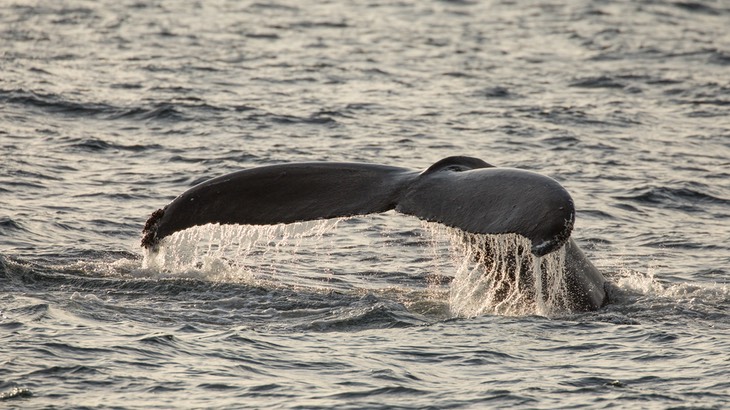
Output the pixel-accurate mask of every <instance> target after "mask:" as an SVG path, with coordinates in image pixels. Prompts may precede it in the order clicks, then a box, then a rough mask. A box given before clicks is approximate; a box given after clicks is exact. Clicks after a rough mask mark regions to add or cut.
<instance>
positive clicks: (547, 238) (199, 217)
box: [142, 156, 608, 311]
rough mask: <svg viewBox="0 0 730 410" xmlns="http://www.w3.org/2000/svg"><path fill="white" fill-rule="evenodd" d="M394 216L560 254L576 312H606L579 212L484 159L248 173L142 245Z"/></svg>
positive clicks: (206, 189) (283, 167)
mask: <svg viewBox="0 0 730 410" xmlns="http://www.w3.org/2000/svg"><path fill="white" fill-rule="evenodd" d="M389 210H395V211H397V212H399V213H403V214H407V215H413V216H416V217H418V218H420V219H423V220H426V221H430V222H437V223H440V224H443V225H446V226H449V227H453V228H458V229H460V230H462V231H464V232H468V233H472V234H518V235H520V236H522V237H525V238H527V239H528V240H529V242H530V244H531V248H530V251H531V252H532V253H533V254H534V255H536V256H538V257H541V256H544V255H547V254H550V253H552V252H556V251H558V250H559V249H562V248H564V249H565V275H566V286H567V291H568V295H569V298H570V305H571V308H572V309H573V310H582V311H585V310H595V309H598V308H600V307H601V306H603V305H604V304H605V303H607V301H608V298H607V295H606V289H605V287H606V280H605V278H604V277H603V275H602V274H601V273H600V272H599V271H598V270H597V269H596V267H595V266H594V265H593V264H592V263H591V262H590V261H589V260H588V259H587V258H586V257H585V255H584V254H583V252H582V251H581V249H580V248H579V247H578V245H577V244H576V243H575V241H574V240H573V239H572V238H571V232H572V230H573V224H574V221H575V207H574V204H573V199H572V198H571V196H570V194H569V193H568V192H567V191H566V190H565V188H563V187H562V186H561V185H560V184H559V183H558V182H557V181H555V180H554V179H552V178H550V177H547V176H545V175H541V174H539V173H535V172H532V171H527V170H522V169H515V168H502V167H495V166H493V165H490V164H488V163H486V162H484V161H482V160H481V159H478V158H472V157H465V156H454V157H448V158H444V159H442V160H440V161H438V162H436V163H435V164H433V165H431V166H430V167H428V168H427V169H426V170H424V171H413V170H410V169H407V168H401V167H395V166H387V165H374V164H361V163H328V162H311V163H287V164H278V165H269V166H261V167H256V168H249V169H244V170H241V171H237V172H233V173H230V174H226V175H222V176H219V177H217V178H213V179H211V180H208V181H206V182H203V183H201V184H199V185H196V186H194V187H192V188H190V189H188V190H187V191H185V192H183V193H182V194H181V195H179V196H178V197H177V198H175V199H174V200H173V201H172V202H170V203H169V204H168V205H167V206H165V207H164V208H162V209H158V210H157V211H155V212H153V213H152V215H151V216H150V218H149V219H148V221H147V223H146V224H145V226H144V229H143V231H142V246H143V247H145V248H148V249H150V248H151V249H154V248H155V247H156V246H157V245H158V244H159V242H160V241H161V240H162V239H163V238H165V237H167V236H169V235H171V234H173V233H175V232H178V231H181V230H184V229H187V228H190V227H193V226H199V225H205V224H209V223H218V224H247V225H273V224H279V223H292V222H300V221H307V220H314V219H327V218H337V217H348V216H355V215H365V214H372V213H380V212H385V211H389Z"/></svg>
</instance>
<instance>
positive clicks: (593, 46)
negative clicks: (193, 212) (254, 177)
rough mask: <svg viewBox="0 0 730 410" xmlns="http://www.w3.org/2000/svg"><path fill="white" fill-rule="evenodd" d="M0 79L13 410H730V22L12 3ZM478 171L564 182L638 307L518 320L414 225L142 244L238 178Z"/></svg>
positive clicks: (395, 220)
mask: <svg viewBox="0 0 730 410" xmlns="http://www.w3.org/2000/svg"><path fill="white" fill-rule="evenodd" d="M0 73H1V74H0V154H1V155H2V160H0V204H1V206H0V408H9V409H14V408H18V409H20V408H22V409H30V408H58V409H61V408H74V409H82V408H94V409H156V408H158V409H167V408H213V409H229V408H230V409H233V408H301V409H305V408H306V409H316V408H323V409H324V408H337V409H346V408H353V409H355V408H356V409H360V408H384V409H391V408H398V409H410V408H438V409H442V408H507V407H510V408H536V409H553V408H644V409H670V408H671V409H721V408H728V407H730V280H729V277H730V3H728V2H727V1H724V0H717V1H710V0H708V1H681V0H678V1H669V0H667V1H659V0H640V1H628V0H625V1H606V0H590V1H586V2H554V1H546V0H537V1H529V0H527V1H510V0H501V1H497V0H495V1H470V0H453V1H446V0H443V1H434V0H428V1H416V0H404V1H390V0H363V1H310V0H300V1H293V0H292V1H285V0H282V1H276V2H264V1H259V2H256V1H233V0H210V1H195V2H194V1H173V0H150V1H127V0H117V1H111V0H100V1H91V0H89V1H83V0H78V1H75V0H54V1H51V0H47V1H45V0H38V1H34V0H31V1H25V0H23V1H20V0H18V1H13V0H0ZM451 155H468V156H473V157H478V158H481V159H483V160H485V161H487V162H489V163H492V164H495V165H499V166H509V167H518V168H525V169H529V170H533V171H537V172H540V173H542V174H545V175H548V176H550V177H552V178H555V179H556V180H558V181H559V182H560V183H561V184H563V186H565V188H566V189H567V190H568V191H569V192H570V193H571V195H572V196H573V198H574V200H575V203H576V208H577V210H578V212H577V218H576V227H575V229H574V231H573V238H574V239H575V240H576V242H577V243H578V244H579V245H580V246H581V248H582V249H583V250H584V252H585V253H586V255H587V256H588V258H589V259H590V260H591V261H592V262H593V263H594V264H595V265H596V266H597V267H598V268H599V269H600V270H601V271H602V272H603V273H604V275H605V276H606V277H607V278H608V279H609V281H610V282H611V284H612V288H613V290H612V293H611V299H612V300H611V303H610V304H608V305H607V306H605V307H604V308H602V309H600V310H598V311H595V312H588V313H580V312H570V311H550V310H544V309H531V308H529V307H528V308H525V309H522V310H510V311H500V310H497V309H494V307H493V306H490V305H489V304H488V303H486V302H485V301H484V300H482V299H480V297H479V295H478V292H471V293H470V292H464V290H465V289H464V286H463V284H464V281H463V280H462V279H463V278H462V276H463V275H464V274H465V272H466V273H468V272H470V269H473V267H468V266H467V267H465V266H466V265H468V258H465V256H464V254H463V252H460V251H459V249H458V246H454V244H453V243H452V240H451V236H453V232H450V231H449V230H447V229H443V228H440V227H438V226H434V225H435V224H427V223H424V222H421V221H419V220H418V219H416V218H413V217H408V216H403V215H398V214H396V213H394V212H388V213H384V214H378V215H371V216H365V217H356V218H347V219H341V220H331V221H317V222H307V223H300V224H292V225H285V226H271V227H250V226H249V227H247V226H228V227H220V226H206V227H201V228H195V229H191V230H189V231H185V232H182V233H180V234H177V235H175V236H174V237H171V238H169V239H170V240H168V241H166V242H165V243H163V246H162V248H161V249H160V251H159V252H158V253H154V254H153V253H148V252H145V251H144V250H143V248H141V247H140V238H141V231H142V227H143V226H144V223H145V221H146V220H147V218H148V217H149V215H150V214H151V213H152V212H153V211H155V210H156V209H158V208H161V207H163V206H164V205H166V204H167V203H168V202H169V201H171V200H172V199H173V198H175V197H176V196H177V195H178V194H180V193H182V192H183V191H185V190H186V189H188V188H189V187H191V186H193V185H195V184H197V183H200V182H202V181H204V180H206V179H208V178H211V177H215V176H219V175H223V174H225V173H228V172H231V171H235V170H239V169H243V168H250V167H255V166H260V165H269V164H276V163H287V162H298V161H349V162H365V163H375V164H386V165H396V166H402V167H408V168H412V169H414V170H418V169H425V168H426V167H428V166H429V165H431V164H432V163H434V162H436V161H438V160H439V159H441V158H444V157H447V156H451ZM457 285H459V286H461V288H458V289H457V287H458V286H457ZM466 290H468V289H466Z"/></svg>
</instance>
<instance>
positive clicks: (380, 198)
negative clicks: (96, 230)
mask: <svg viewBox="0 0 730 410" xmlns="http://www.w3.org/2000/svg"><path fill="white" fill-rule="evenodd" d="M411 174H413V173H412V172H409V171H408V170H407V169H404V168H398V167H389V166H381V165H368V164H352V163H296V164H281V165H271V166H264V167H258V168H251V169H245V170H242V171H238V172H234V173H231V174H227V175H223V176H220V177H218V178H214V179H211V180H209V181H206V182H204V183H202V184H199V185H197V186H195V187H193V188H190V189H189V190H187V191H185V192H184V193H182V194H181V195H180V196H178V197H177V198H175V199H174V200H173V201H172V202H171V203H170V204H168V205H167V206H166V207H164V208H162V209H159V210H157V211H155V212H154V213H153V214H152V215H151V216H150V218H149V220H148V221H147V223H146V224H145V227H144V230H143V238H142V246H144V247H146V248H150V247H153V246H154V245H156V244H157V243H158V242H159V241H160V240H161V239H162V238H164V237H166V236H168V235H171V234H173V233H175V232H177V231H181V230H184V229H187V228H190V227H193V226H198V225H205V224H208V223H220V224H245V225H273V224H278V223H291V222H299V221H307V220H314V219H327V218H337V217H347V216H354V215H365V214H371V213H380V212H385V211H388V210H391V209H394V208H395V206H396V204H397V199H398V196H399V193H400V192H402V190H403V188H404V185H405V184H407V183H408V181H409V176H410V175H411Z"/></svg>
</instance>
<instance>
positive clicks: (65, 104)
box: [0, 89, 113, 116]
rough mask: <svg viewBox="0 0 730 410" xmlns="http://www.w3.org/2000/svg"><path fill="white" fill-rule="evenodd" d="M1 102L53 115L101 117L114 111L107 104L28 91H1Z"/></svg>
mask: <svg viewBox="0 0 730 410" xmlns="http://www.w3.org/2000/svg"><path fill="white" fill-rule="evenodd" d="M0 102H3V103H6V104H13V105H21V106H30V107H35V108H40V109H43V110H44V111H47V112H51V113H62V114H73V115H82V116H90V115H99V114H103V113H106V112H109V111H111V110H112V109H113V107H110V106H109V105H106V104H100V103H81V102H75V101H71V100H68V99H66V98H64V97H63V96H61V95H59V94H53V93H48V94H43V93H39V92H35V91H26V90H22V89H21V90H0Z"/></svg>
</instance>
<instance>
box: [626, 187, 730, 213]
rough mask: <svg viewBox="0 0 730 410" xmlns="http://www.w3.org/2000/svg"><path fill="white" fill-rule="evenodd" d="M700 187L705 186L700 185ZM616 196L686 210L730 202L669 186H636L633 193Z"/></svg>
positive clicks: (704, 193) (692, 190) (695, 190)
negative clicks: (708, 204)
mask: <svg viewBox="0 0 730 410" xmlns="http://www.w3.org/2000/svg"><path fill="white" fill-rule="evenodd" d="M698 188H703V187H702V186H698ZM705 189H706V188H705ZM614 198H615V199H619V200H625V201H632V202H638V203H641V204H647V205H664V206H667V205H669V206H673V207H676V208H680V209H683V210H686V211H693V210H698V206H697V204H706V203H714V204H721V205H728V204H730V200H727V199H724V198H721V197H719V196H714V195H712V194H709V193H706V192H702V191H700V190H699V189H693V188H686V187H669V186H646V187H639V188H634V189H633V190H632V191H631V194H629V195H621V196H614Z"/></svg>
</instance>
